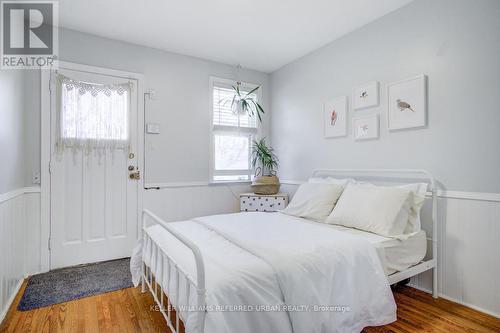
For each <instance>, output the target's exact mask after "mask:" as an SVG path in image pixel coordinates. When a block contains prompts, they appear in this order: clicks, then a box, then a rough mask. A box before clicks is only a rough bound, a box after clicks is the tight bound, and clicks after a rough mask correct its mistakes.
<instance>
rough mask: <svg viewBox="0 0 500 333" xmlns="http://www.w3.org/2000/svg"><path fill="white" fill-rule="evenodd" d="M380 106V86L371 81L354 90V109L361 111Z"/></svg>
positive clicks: (376, 82)
mask: <svg viewBox="0 0 500 333" xmlns="http://www.w3.org/2000/svg"><path fill="white" fill-rule="evenodd" d="M379 104H380V84H379V82H378V81H371V82H367V83H365V84H361V85H359V86H357V87H355V88H353V89H352V107H353V109H354V110H361V109H366V108H371V107H375V106H378V105H379Z"/></svg>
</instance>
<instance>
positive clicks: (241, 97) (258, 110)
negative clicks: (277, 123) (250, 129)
mask: <svg viewBox="0 0 500 333" xmlns="http://www.w3.org/2000/svg"><path fill="white" fill-rule="evenodd" d="M240 86H241V82H236V86H232V87H233V90H234V95H233V100H232V102H231V109H232V110H233V112H234V113H236V114H248V115H249V116H250V117H255V115H257V118H259V121H260V122H262V115H263V114H264V109H263V108H262V106H261V105H260V104H259V103H258V102H257V101H256V100H255V99H254V98H253V97H252V96H251V95H252V94H253V93H254V92H255V91H257V90H258V89H259V88H260V86H257V87H255V88H253V89H252V90H250V91H249V92H247V93H245V92H242V91H241V89H240Z"/></svg>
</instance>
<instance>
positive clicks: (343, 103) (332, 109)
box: [323, 96, 347, 138]
mask: <svg viewBox="0 0 500 333" xmlns="http://www.w3.org/2000/svg"><path fill="white" fill-rule="evenodd" d="M323 122H324V128H325V138H337V137H342V136H346V135H347V96H342V97H337V98H335V99H332V100H330V101H328V102H326V103H325V104H324V108H323Z"/></svg>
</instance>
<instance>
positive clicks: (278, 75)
mask: <svg viewBox="0 0 500 333" xmlns="http://www.w3.org/2000/svg"><path fill="white" fill-rule="evenodd" d="M499 18H500V1H498V0H417V1H415V2H412V3H411V4H409V5H407V6H405V7H403V8H401V9H399V10H397V11H395V12H393V13H390V14H388V15H387V16H384V17H383V18H381V19H379V20H377V21H375V22H373V23H371V24H369V25H367V26H365V27H363V28H361V29H359V30H357V31H355V32H353V33H351V34H349V35H347V36H345V37H343V38H341V39H339V40H337V41H334V42H333V43H331V44H329V45H327V46H325V47H323V48H322V49H320V50H318V51H315V52H313V53H311V54H309V55H307V56H305V57H304V58H301V59H299V60H297V61H295V62H293V63H291V64H289V65H287V66H285V67H283V68H281V69H280V70H278V71H276V72H274V73H273V74H272V75H271V94H272V124H273V126H272V142H273V145H274V147H275V148H276V149H277V152H278V155H279V157H280V159H281V168H280V177H281V179H289V180H291V179H293V180H302V179H305V178H307V177H308V176H309V175H310V173H311V171H312V170H313V169H315V168H318V167H330V168H425V169H428V170H429V171H431V172H432V173H434V175H435V177H436V178H437V179H438V180H439V181H440V182H442V184H443V185H444V187H445V188H447V189H450V190H465V191H478V192H500V177H499V175H498V172H499V170H500V153H499V148H498V145H499V144H500V127H499V126H500V100H499V96H500V92H499V91H500V60H499V59H500V58H499V55H500V36H499V31H500V19H499ZM422 73H423V74H427V75H428V83H429V86H428V90H429V94H428V96H429V114H428V115H429V116H428V124H429V125H428V127H427V128H424V129H418V130H405V131H399V132H390V133H389V131H388V130H387V125H386V116H385V109H386V104H385V99H386V93H385V86H386V84H387V83H390V82H393V81H397V80H400V79H404V78H406V77H411V76H414V75H417V74H422ZM372 80H377V81H380V83H381V88H382V89H381V91H382V94H381V106H380V107H378V108H375V109H373V110H366V111H349V113H350V114H349V119H351V118H352V116H353V115H364V114H370V113H378V112H380V113H381V122H380V123H381V136H380V139H379V140H375V141H366V142H355V141H354V140H353V139H352V136H351V133H350V124H349V136H348V137H346V138H338V139H324V138H323V123H322V108H323V102H324V101H326V100H328V99H331V98H333V97H336V96H341V95H348V96H349V100H351V98H350V92H351V89H352V87H354V86H356V85H357V84H361V83H364V82H367V81H372ZM349 122H350V121H349Z"/></svg>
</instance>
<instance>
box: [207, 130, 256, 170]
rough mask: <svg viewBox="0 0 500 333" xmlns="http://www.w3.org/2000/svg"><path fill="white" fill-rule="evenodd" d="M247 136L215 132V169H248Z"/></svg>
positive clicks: (248, 141)
mask: <svg viewBox="0 0 500 333" xmlns="http://www.w3.org/2000/svg"><path fill="white" fill-rule="evenodd" d="M249 144H250V137H249V136H240V135H229V134H215V135H214V152H215V170H248V169H250V161H249V158H250V157H249Z"/></svg>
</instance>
